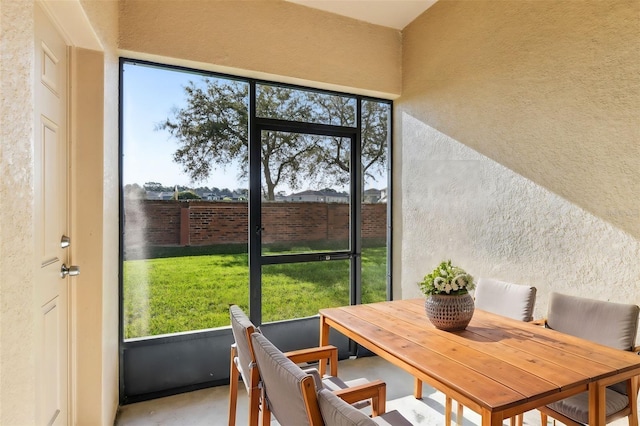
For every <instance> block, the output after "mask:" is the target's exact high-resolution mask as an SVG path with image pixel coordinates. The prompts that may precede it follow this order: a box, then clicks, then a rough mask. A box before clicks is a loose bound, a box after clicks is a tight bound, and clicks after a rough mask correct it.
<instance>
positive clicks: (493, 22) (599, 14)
mask: <svg viewBox="0 0 640 426" xmlns="http://www.w3.org/2000/svg"><path fill="white" fill-rule="evenodd" d="M403 36H404V46H403V94H402V96H401V98H400V99H399V100H398V101H397V102H396V104H395V106H396V116H395V117H396V137H397V142H399V143H398V144H397V145H396V149H395V160H394V167H395V170H394V172H395V175H394V176H396V177H397V179H396V181H395V188H394V189H395V192H394V195H395V197H396V198H394V202H395V203H396V204H395V205H396V211H395V213H396V216H395V218H396V219H395V220H396V224H395V225H396V226H395V227H394V230H395V231H396V233H395V235H394V243H395V245H396V248H397V249H399V250H397V251H396V259H395V263H394V265H395V268H394V279H396V280H400V282H401V284H402V296H403V297H410V296H414V295H418V292H417V289H416V287H415V283H416V282H417V281H418V280H419V279H420V278H421V277H422V276H423V275H424V274H425V273H427V272H429V271H430V270H431V269H432V268H433V266H435V264H437V262H439V261H440V260H441V259H446V258H451V259H452V260H453V261H454V262H456V263H459V264H460V265H461V266H463V267H465V268H467V269H469V272H471V273H473V274H474V275H476V276H492V277H495V278H499V279H504V280H507V281H513V282H517V283H522V284H532V285H535V286H536V287H538V289H539V296H538V304H537V308H536V313H537V315H538V316H542V315H543V314H544V312H546V306H547V297H548V293H549V292H550V291H552V290H555V291H562V292H566V293H571V294H577V295H583V296H587V297H594V298H598V299H604V300H611V301H619V302H634V303H640V242H639V238H640V198H639V197H638V194H639V193H640V174H638V172H637V170H638V165H640V124H639V121H638V117H640V2H638V1H636V0H629V1H626V0H625V1H612V0H587V1H580V2H575V1H563V0H554V1H501V2H496V1H473V2H470V1H457V0H441V1H439V2H438V3H436V4H435V5H434V6H433V7H431V8H430V9H429V10H427V11H426V12H425V13H424V14H423V15H422V16H421V17H420V18H418V19H417V20H416V21H414V22H413V23H412V24H410V25H409V26H408V27H407V28H406V29H405V31H404V32H403ZM407 230H411V232H408V231H407Z"/></svg>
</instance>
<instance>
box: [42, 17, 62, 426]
mask: <svg viewBox="0 0 640 426" xmlns="http://www.w3.org/2000/svg"><path fill="white" fill-rule="evenodd" d="M34 47H35V52H34V60H35V70H34V71H35V72H34V77H35V82H34V83H35V84H34V94H35V123H34V129H35V131H34V204H35V206H34V207H35V213H34V215H35V217H34V223H35V242H36V251H35V253H36V259H35V268H36V272H35V274H36V292H35V303H36V310H35V312H36V315H37V318H36V326H37V336H38V338H37V340H36V342H37V347H36V376H37V377H38V378H39V383H38V387H37V401H38V406H37V419H38V424H39V425H65V424H67V423H68V413H69V410H68V404H69V400H68V389H69V384H68V383H69V380H68V356H69V349H68V347H69V341H68V339H69V333H68V289H67V285H68V281H69V279H68V278H62V277H61V274H60V270H61V267H62V265H63V264H64V263H66V264H67V265H68V263H69V262H68V260H69V259H68V254H67V251H68V249H65V248H63V247H62V246H61V238H62V236H63V235H68V228H67V226H68V223H67V222H68V220H67V214H68V198H67V194H68V185H67V173H68V170H67V165H68V164H67V68H68V64H67V46H66V44H65V42H64V40H63V38H62V37H61V36H60V34H59V33H58V32H57V31H56V30H55V28H54V27H53V25H52V24H51V22H50V21H49V20H48V19H47V17H46V15H45V13H44V12H43V11H42V10H41V8H40V6H38V5H36V7H35V44H34Z"/></svg>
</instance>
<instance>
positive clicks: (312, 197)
mask: <svg viewBox="0 0 640 426" xmlns="http://www.w3.org/2000/svg"><path fill="white" fill-rule="evenodd" d="M277 201H286V202H289V203H296V202H297V203H305V202H306V203H348V202H349V194H347V193H346V192H337V191H333V190H322V191H312V190H307V191H302V192H297V193H295V194H291V195H285V196H278V197H277Z"/></svg>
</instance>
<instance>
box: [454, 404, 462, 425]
mask: <svg viewBox="0 0 640 426" xmlns="http://www.w3.org/2000/svg"><path fill="white" fill-rule="evenodd" d="M463 409H464V405H462V404H460V403H459V402H458V411H457V412H456V425H457V426H462V419H463V418H464V417H463V415H462V410H463Z"/></svg>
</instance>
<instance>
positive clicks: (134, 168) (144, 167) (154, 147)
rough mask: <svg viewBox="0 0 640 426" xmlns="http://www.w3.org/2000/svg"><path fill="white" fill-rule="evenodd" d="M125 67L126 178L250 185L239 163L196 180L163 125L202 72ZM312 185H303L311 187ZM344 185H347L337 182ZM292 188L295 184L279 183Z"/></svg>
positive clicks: (128, 181) (382, 184)
mask: <svg viewBox="0 0 640 426" xmlns="http://www.w3.org/2000/svg"><path fill="white" fill-rule="evenodd" d="M123 69H124V71H123V144H122V150H123V172H122V174H123V184H124V185H127V184H134V183H137V184H138V185H140V186H142V185H144V184H145V183H146V182H159V183H161V184H162V185H163V186H166V187H173V186H175V185H180V186H187V187H191V188H196V187H201V186H208V187H209V188H213V187H217V188H220V189H222V188H228V189H231V190H234V189H238V188H248V186H249V185H248V182H247V180H246V179H245V180H239V179H238V165H237V164H233V163H232V164H229V165H228V166H227V167H225V168H224V169H221V168H217V169H214V170H213V171H212V173H211V176H210V177H209V178H208V179H207V180H205V181H199V182H192V181H191V179H190V178H189V176H188V175H187V174H186V173H184V172H183V171H182V166H180V165H179V164H177V163H176V162H174V161H173V153H174V152H175V150H176V148H178V143H177V141H176V140H175V139H173V137H172V136H171V135H170V133H169V132H167V131H165V130H157V129H156V128H157V126H158V124H159V123H161V122H163V121H164V120H166V119H167V118H169V117H172V111H173V110H174V109H175V108H180V107H182V106H183V105H184V104H185V97H186V96H185V93H184V89H183V88H184V86H186V85H187V84H188V82H189V81H196V82H197V81H199V80H201V79H202V76H200V75H197V74H191V73H187V72H184V71H176V70H171V69H168V68H156V67H150V66H146V65H136V64H133V63H126V64H125V65H124V68H123ZM386 186H387V184H386V177H384V178H383V177H380V178H379V179H377V182H376V181H373V182H367V183H366V185H365V189H366V188H371V187H374V188H378V189H382V188H385V187H386ZM305 189H309V188H301V189H300V190H305ZM334 189H336V190H344V189H346V188H334ZM276 190H277V191H280V190H284V191H285V192H286V193H290V192H291V189H290V188H284V187H282V188H280V187H279V188H277V189H276Z"/></svg>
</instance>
